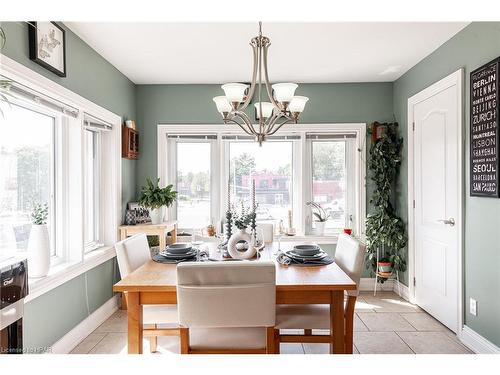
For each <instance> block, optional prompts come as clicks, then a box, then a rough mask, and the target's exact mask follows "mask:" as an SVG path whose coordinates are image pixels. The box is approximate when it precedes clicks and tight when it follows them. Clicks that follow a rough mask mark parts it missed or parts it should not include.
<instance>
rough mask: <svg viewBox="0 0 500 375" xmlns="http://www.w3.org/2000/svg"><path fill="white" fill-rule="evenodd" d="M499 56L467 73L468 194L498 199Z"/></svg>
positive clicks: (499, 137)
mask: <svg viewBox="0 0 500 375" xmlns="http://www.w3.org/2000/svg"><path fill="white" fill-rule="evenodd" d="M499 67H500V57H499V58H497V59H495V60H493V61H491V62H489V63H487V64H485V65H483V66H482V67H480V68H479V69H476V70H474V71H473V72H472V73H471V74H470V195H471V196H477V197H496V198H498V197H499V192H500V191H499V187H498V183H499V178H498V167H499V160H500V159H499V155H498V141H499V140H500V132H499V128H498V117H499V112H498V108H499V104H500V101H499V96H498V89H499V78H500V77H499V74H498V73H499Z"/></svg>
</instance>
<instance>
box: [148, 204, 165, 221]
mask: <svg viewBox="0 0 500 375" xmlns="http://www.w3.org/2000/svg"><path fill="white" fill-rule="evenodd" d="M164 215H165V207H160V208H153V209H151V210H149V217H150V218H151V224H155V225H156V224H161V223H163V216H164Z"/></svg>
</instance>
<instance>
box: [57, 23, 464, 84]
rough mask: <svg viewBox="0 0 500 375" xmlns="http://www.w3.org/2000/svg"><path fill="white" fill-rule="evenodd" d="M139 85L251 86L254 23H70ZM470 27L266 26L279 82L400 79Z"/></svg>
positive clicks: (274, 76) (271, 62)
mask: <svg viewBox="0 0 500 375" xmlns="http://www.w3.org/2000/svg"><path fill="white" fill-rule="evenodd" d="M65 24H66V25H67V26H68V27H69V28H70V29H71V30H72V31H73V32H75V33H76V34H77V35H78V36H80V37H81V38H82V39H83V40H84V41H85V42H87V43H88V44H89V45H90V46H91V47H92V48H94V49H95V50H96V51H97V52H98V53H100V54H101V55H102V56H103V57H104V58H105V59H106V60H108V61H109V62H110V63H111V64H113V65H114V66H115V67H116V68H118V69H119V70H120V71H121V72H122V73H123V74H125V75H126V76H127V77H129V78H130V79H131V80H132V81H133V82H135V83H137V84H161V83H223V82H238V81H239V82H248V81H250V79H251V77H250V76H251V71H252V61H251V59H252V52H251V48H250V46H249V44H248V43H249V42H250V39H251V38H252V37H254V36H255V35H257V32H258V24H257V22H255V23H96V22H92V23H86V22H66V23H65ZM466 25H467V23H463V22H462V23H458V22H455V23H450V22H438V23H436V22H433V23H424V22H420V23H414V22H412V23H389V22H384V23H374V22H337V23H264V25H263V34H264V35H266V36H268V37H269V38H270V39H271V47H270V48H269V76H270V79H271V81H273V82H279V81H281V82H283V81H292V82H387V81H394V80H395V79H397V78H399V77H400V76H401V75H402V74H403V73H405V72H406V71H407V70H408V69H410V68H411V67H412V66H414V65H415V64H417V63H418V62H419V61H420V60H422V59H423V58H424V57H426V56H427V55H429V54H430V53H431V52H432V51H434V50H435V49H436V48H438V47H439V46H440V45H442V44H443V43H444V42H446V41H447V40H448V39H450V38H451V37H452V36H453V35H455V34H456V33H457V32H458V31H460V30H461V29H462V28H464V27H465V26H466Z"/></svg>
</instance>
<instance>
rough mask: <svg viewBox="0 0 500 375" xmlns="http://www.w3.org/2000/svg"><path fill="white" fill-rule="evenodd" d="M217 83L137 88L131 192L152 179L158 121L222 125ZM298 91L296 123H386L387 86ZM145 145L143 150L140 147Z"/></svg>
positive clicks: (340, 85) (389, 85)
mask: <svg viewBox="0 0 500 375" xmlns="http://www.w3.org/2000/svg"><path fill="white" fill-rule="evenodd" d="M221 93H222V89H221V88H220V85H138V86H137V122H138V126H139V130H140V134H141V143H142V147H141V155H140V158H139V163H138V167H137V180H136V191H140V187H141V185H142V184H144V182H145V180H146V177H155V176H156V175H157V160H156V150H157V149H156V147H157V139H156V138H157V136H156V127H157V125H158V124H159V123H164V124H169V123H170V124H183V123H187V124H189V123H203V124H221V123H222V119H221V117H220V115H219V113H218V112H217V110H216V108H215V104H214V103H213V101H212V98H213V97H214V96H216V95H220V94H221ZM297 93H298V94H300V95H305V96H308V97H309V98H310V100H309V102H308V103H307V107H306V110H305V111H304V114H303V115H302V117H301V120H300V123H332V122H347V123H349V122H352V123H356V122H366V123H370V122H373V121H391V120H392V118H393V111H392V83H390V82H389V83H387V82H386V83H337V84H328V83H325V84H307V83H306V84H300V86H299V88H298V90H297ZM145 145H147V146H145Z"/></svg>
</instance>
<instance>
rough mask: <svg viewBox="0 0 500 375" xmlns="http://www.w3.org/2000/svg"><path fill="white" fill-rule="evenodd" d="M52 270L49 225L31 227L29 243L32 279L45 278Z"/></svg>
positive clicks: (29, 264)
mask: <svg viewBox="0 0 500 375" xmlns="http://www.w3.org/2000/svg"><path fill="white" fill-rule="evenodd" d="M49 268H50V244H49V232H48V230H47V225H45V224H42V225H35V224H33V225H32V226H31V231H30V238H29V241H28V269H29V276H30V277H44V276H47V274H48V273H49Z"/></svg>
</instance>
